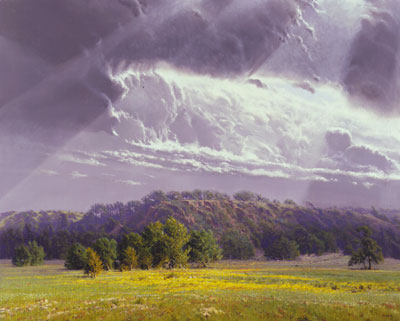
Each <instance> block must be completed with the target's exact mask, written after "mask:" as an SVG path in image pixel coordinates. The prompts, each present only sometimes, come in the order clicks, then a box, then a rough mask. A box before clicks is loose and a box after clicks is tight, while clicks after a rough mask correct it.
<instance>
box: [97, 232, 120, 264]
mask: <svg viewBox="0 0 400 321" xmlns="http://www.w3.org/2000/svg"><path fill="white" fill-rule="evenodd" d="M93 249H94V250H95V252H96V253H97V254H98V255H99V256H100V259H101V261H102V262H103V266H104V269H105V270H110V269H111V268H112V267H113V264H114V262H115V260H116V259H117V242H116V241H115V240H113V239H108V238H106V237H103V238H100V239H98V240H97V241H96V242H95V243H94V245H93Z"/></svg>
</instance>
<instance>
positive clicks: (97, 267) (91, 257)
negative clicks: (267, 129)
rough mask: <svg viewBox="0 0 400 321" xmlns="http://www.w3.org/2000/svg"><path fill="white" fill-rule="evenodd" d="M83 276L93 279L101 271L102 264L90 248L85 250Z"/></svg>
mask: <svg viewBox="0 0 400 321" xmlns="http://www.w3.org/2000/svg"><path fill="white" fill-rule="evenodd" d="M84 271H85V274H87V275H89V276H90V277H91V278H95V277H96V276H98V275H99V274H100V273H101V272H102V271H103V262H102V261H101V259H100V256H99V255H98V254H97V253H96V252H95V251H94V250H93V249H91V248H90V247H89V248H88V249H87V250H86V262H85V267H84Z"/></svg>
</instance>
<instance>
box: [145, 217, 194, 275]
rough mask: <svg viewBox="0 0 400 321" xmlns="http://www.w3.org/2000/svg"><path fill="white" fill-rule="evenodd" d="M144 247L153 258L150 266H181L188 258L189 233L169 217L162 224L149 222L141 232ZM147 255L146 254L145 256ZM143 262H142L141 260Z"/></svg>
mask: <svg viewBox="0 0 400 321" xmlns="http://www.w3.org/2000/svg"><path fill="white" fill-rule="evenodd" d="M142 238H143V245H144V248H148V249H149V252H150V254H151V257H152V259H153V263H152V266H154V267H161V266H168V267H170V268H175V267H182V266H185V265H186V264H187V261H188V259H189V256H188V252H189V250H188V249H185V245H186V243H187V242H188V241H189V234H188V232H187V229H186V228H185V226H184V225H183V224H181V223H179V222H178V221H176V220H175V219H174V218H172V217H169V218H168V219H167V221H166V222H165V225H163V224H162V223H161V222H155V223H150V224H149V225H147V226H146V228H145V229H144V231H143V233H142ZM146 257H147V256H146ZM142 263H143V262H142Z"/></svg>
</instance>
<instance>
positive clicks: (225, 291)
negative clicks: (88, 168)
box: [0, 260, 400, 321]
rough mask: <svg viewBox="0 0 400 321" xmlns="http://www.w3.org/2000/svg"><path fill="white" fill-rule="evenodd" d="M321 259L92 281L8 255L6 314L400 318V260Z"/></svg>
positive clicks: (0, 282) (0, 313)
mask: <svg viewBox="0 0 400 321" xmlns="http://www.w3.org/2000/svg"><path fill="white" fill-rule="evenodd" d="M343 261H344V260H343ZM318 262H319V264H318ZM318 262H314V263H313V262H311V261H307V260H305V261H304V260H303V261H301V262H293V263H285V262H283V263H268V262H258V261H246V262H238V261H236V262H232V261H222V262H218V263H215V264H212V265H211V266H210V267H208V268H204V269H184V270H149V271H143V270H135V271H130V272H118V271H111V272H104V273H103V274H101V275H100V276H99V277H97V278H96V279H90V278H88V277H86V276H84V275H83V273H82V271H68V270H66V269H65V268H64V267H63V264H62V263H63V262H61V261H56V262H46V264H45V265H43V266H37V267H24V268H16V267H13V266H12V265H11V264H10V262H8V261H1V262H0V320H47V319H51V320H299V321H307V320H309V321H311V320H326V321H328V320H332V321H333V320H337V321H342V320H357V321H359V320H370V321H381V320H393V321H395V320H400V271H398V270H397V269H398V268H399V264H398V263H397V262H395V261H393V262H390V261H389V263H386V265H383V266H381V267H380V270H373V271H362V270H349V269H347V268H346V267H345V266H344V265H343V266H342V265H341V261H339V263H336V265H335V264H333V263H332V262H333V261H332V262H329V260H325V261H321V260H319V261H318ZM321 262H322V263H321ZM335 262H338V261H337V260H336V261H335ZM330 265H333V266H334V267H329V266H330Z"/></svg>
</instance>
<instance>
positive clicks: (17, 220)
mask: <svg viewBox="0 0 400 321" xmlns="http://www.w3.org/2000/svg"><path fill="white" fill-rule="evenodd" d="M83 216H84V214H83V213H79V212H66V211H24V212H6V213H0V230H5V229H7V228H20V227H21V228H23V227H24V226H26V225H29V226H31V227H32V228H33V229H34V230H37V229H41V228H43V227H45V226H49V225H50V226H52V227H53V228H55V229H63V228H65V227H68V226H69V225H70V224H72V223H74V222H77V221H79V220H81V219H82V218H83Z"/></svg>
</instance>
